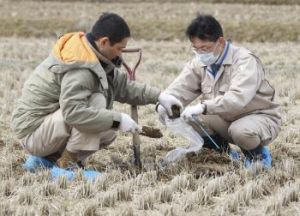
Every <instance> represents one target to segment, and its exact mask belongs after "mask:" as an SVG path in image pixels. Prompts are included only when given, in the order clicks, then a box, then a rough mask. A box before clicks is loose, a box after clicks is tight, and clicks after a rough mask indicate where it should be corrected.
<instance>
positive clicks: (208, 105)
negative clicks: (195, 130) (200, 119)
mask: <svg viewBox="0 0 300 216" xmlns="http://www.w3.org/2000/svg"><path fill="white" fill-rule="evenodd" d="M203 104H204V105H205V108H204V112H203V114H204V115H212V114H214V113H213V110H214V107H215V106H214V105H215V104H214V102H213V101H211V100H207V101H204V102H203Z"/></svg>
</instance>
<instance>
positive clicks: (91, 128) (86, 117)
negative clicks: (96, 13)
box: [12, 13, 182, 179]
mask: <svg viewBox="0 0 300 216" xmlns="http://www.w3.org/2000/svg"><path fill="white" fill-rule="evenodd" d="M129 38H130V30H129V27H128V25H127V23H126V22H125V21H124V20H123V18H121V17H120V16H118V15H117V14H113V13H104V14H103V15H101V16H100V18H99V19H98V21H97V22H96V23H95V25H94V26H93V28H92V31H91V32H90V33H87V34H86V33H83V32H74V33H68V34H65V35H63V36H62V37H61V38H59V40H58V41H57V42H56V44H55V46H54V48H53V50H52V52H51V54H50V55H49V56H48V57H47V58H46V59H45V60H44V61H43V62H42V63H41V64H40V65H39V66H38V67H37V68H36V69H35V71H34V72H33V73H32V74H31V75H30V77H29V78H28V80H27V81H26V82H25V84H24V88H23V91H22V96H21V97H20V99H19V100H18V103H17V105H16V107H15V110H14V112H13V116H12V128H13V130H14V131H15V133H16V135H17V137H18V138H19V139H20V140H21V143H22V145H23V147H24V148H25V149H26V150H27V151H28V152H29V153H30V154H31V155H32V156H31V157H29V158H28V159H27V161H26V163H25V165H24V167H25V168H26V169H28V170H31V171H34V170H35V169H36V168H37V167H39V166H42V165H43V166H46V167H52V166H54V165H55V166H54V167H56V168H57V169H55V170H54V171H53V169H52V171H53V172H52V175H53V176H54V177H55V176H59V173H61V172H62V173H65V174H67V175H68V176H70V178H69V179H72V178H73V177H74V175H73V174H72V173H71V174H70V173H69V172H64V170H60V169H59V168H73V167H77V163H79V162H83V161H84V160H85V159H86V157H87V156H89V155H91V154H92V153H94V152H95V151H97V150H99V149H101V148H103V147H105V146H107V145H109V144H111V143H112V142H113V141H114V139H115V138H116V131H117V130H121V131H123V132H135V131H136V130H138V125H137V123H136V122H135V121H134V120H133V119H132V118H131V117H130V116H129V115H127V114H125V113H120V112H117V111H114V110H113V102H114V101H118V102H121V103H129V104H132V105H146V104H155V103H157V101H159V102H160V103H161V104H163V106H164V107H165V108H166V109H167V110H169V112H171V111H170V110H171V106H172V105H178V106H182V105H181V102H180V101H179V100H178V99H176V98H175V97H174V96H172V95H168V94H166V93H160V90H159V89H157V88H154V87H151V86H148V85H145V84H141V83H138V82H133V81H129V80H128V78H127V74H126V73H122V72H120V71H119V70H118V68H117V67H119V66H120V65H121V52H122V49H124V48H125V47H126V45H127V42H128V40H129ZM48 159H49V160H50V161H49V160H48ZM53 159H54V162H56V164H54V163H50V162H53ZM60 171H61V172H60ZM69 174H70V175H69Z"/></svg>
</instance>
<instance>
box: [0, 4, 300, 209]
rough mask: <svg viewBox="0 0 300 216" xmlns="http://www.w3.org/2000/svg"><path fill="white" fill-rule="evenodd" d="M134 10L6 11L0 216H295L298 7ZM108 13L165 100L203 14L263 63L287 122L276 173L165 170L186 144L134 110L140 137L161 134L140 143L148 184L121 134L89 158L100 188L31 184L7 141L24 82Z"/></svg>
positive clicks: (224, 164)
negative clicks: (71, 35) (120, 21)
mask: <svg viewBox="0 0 300 216" xmlns="http://www.w3.org/2000/svg"><path fill="white" fill-rule="evenodd" d="M135 2H136V3H129V4H127V3H111V4H110V3H85V2H76V3H72V2H65V3H58V2H39V1H34V2H30V1H21V2H18V1H9V2H8V1H0V13H1V22H0V28H1V34H0V35H1V37H0V104H1V106H0V215H49V214H50V215H265V214H269V215H299V214H300V202H299V195H300V192H299V191H300V173H299V166H300V135H299V134H300V112H299V108H300V105H299V103H300V87H299V84H298V83H299V82H298V80H299V78H300V76H299V71H300V55H299V53H300V44H299V29H300V26H299V25H300V24H299V23H300V22H299V14H300V7H299V5H297V4H296V5H284V4H283V5H261V4H259V5H258V4H255V5H243V4H208V3H195V2H194V3H193V2H182V3H163V4H162V3H161V2H160V1H156V2H155V3H151V2H146V3H139V1H135ZM239 2H241V3H243V2H245V1H242V0H241V1H239ZM256 2H259V1H256ZM261 2H262V1H261ZM274 2H275V1H274ZM281 2H283V1H281ZM291 2H292V1H286V3H291ZM107 10H110V11H115V12H118V13H120V14H122V15H123V16H124V17H125V18H127V19H128V21H129V23H130V24H131V26H132V29H133V38H134V40H132V41H131V42H130V45H131V46H141V47H142V48H143V51H144V56H143V60H142V64H141V66H140V67H139V71H138V75H137V77H138V80H140V81H143V82H145V83H148V84H151V85H155V86H158V87H159V88H161V89H163V88H165V87H166V86H167V85H168V84H169V83H170V82H171V81H172V80H173V79H174V78H175V77H176V76H177V75H178V73H180V70H181V69H182V68H183V66H184V64H185V62H186V61H187V60H188V59H189V58H190V57H191V55H192V53H191V51H190V49H189V43H188V41H186V40H185V39H184V29H185V25H186V24H187V23H188V21H189V20H190V19H191V18H192V17H193V16H194V14H195V13H196V11H198V10H201V11H204V12H208V13H213V14H214V15H216V16H217V17H218V18H219V19H220V20H221V21H222V22H223V23H224V25H225V27H226V28H225V32H226V33H228V34H229V35H230V37H231V38H232V39H233V41H234V43H237V44H240V45H243V46H245V47H247V48H249V49H251V50H253V52H254V53H255V54H256V55H258V56H259V57H260V58H261V60H262V62H263V63H264V64H265V69H266V74H267V78H268V79H269V81H270V83H271V84H272V85H273V86H274V87H275V89H276V100H277V101H279V102H280V104H281V105H282V109H283V113H284V116H283V125H282V131H281V133H280V135H279V137H278V138H277V139H276V140H275V141H274V142H273V143H272V144H271V146H270V149H271V151H272V153H273V157H274V167H273V168H272V169H271V170H270V171H269V172H264V171H262V170H260V169H256V170H245V169H243V168H241V167H239V165H238V164H233V163H231V162H230V161H229V160H228V158H227V157H226V156H224V155H216V154H215V153H214V152H211V151H207V150H204V151H203V152H201V154H200V155H198V156H195V155H192V156H190V157H188V158H187V159H185V160H183V161H182V162H180V163H178V164H176V165H175V166H173V167H169V168H167V169H164V170H162V169H161V168H160V166H159V164H160V161H161V160H162V158H163V157H164V156H165V154H166V153H167V152H168V151H169V150H171V149H174V148H175V147H176V146H186V145H187V144H188V143H187V141H186V140H184V139H183V138H181V137H178V136H176V135H174V134H172V133H171V132H170V131H168V130H166V128H164V127H163V126H162V125H161V124H160V123H159V121H158V119H157V116H156V115H155V112H154V106H152V105H150V106H146V107H141V108H139V119H140V122H141V125H149V126H154V127H157V128H160V129H161V131H162V132H163V134H164V136H163V137H162V138H159V139H152V138H147V137H144V136H143V137H141V139H142V142H143V144H142V146H141V152H142V160H143V164H144V167H143V172H142V173H139V172H137V171H136V170H135V169H134V167H132V163H131V160H132V150H131V136H130V135H126V134H121V133H120V134H119V137H118V138H117V140H116V141H115V143H114V144H113V145H111V146H109V147H108V148H106V149H102V150H101V151H99V152H97V153H96V154H94V155H93V156H92V157H90V158H89V166H91V167H94V168H96V169H98V170H101V171H102V172H103V173H104V174H103V177H102V178H100V179H99V180H98V181H97V182H96V183H94V184H92V183H89V182H85V181H83V180H81V179H78V180H76V181H74V182H72V183H70V182H67V181H65V179H60V180H59V181H58V182H52V181H49V180H48V179H49V173H48V171H41V172H38V173H37V174H32V173H27V172H24V171H23V169H22V167H21V164H22V162H23V161H24V159H25V158H26V152H25V151H24V150H23V149H22V148H21V147H20V146H19V144H18V142H17V140H16V138H15V137H14V135H13V133H12V131H11V129H10V116H11V112H12V110H13V107H14V104H15V102H16V99H17V98H18V97H19V95H20V93H21V88H22V85H23V83H24V81H25V80H26V78H27V77H28V76H29V74H30V73H31V72H32V70H33V69H34V68H35V67H36V66H37V64H38V63H39V62H41V61H42V60H43V59H44V58H45V57H46V56H47V55H48V53H49V51H50V49H51V47H52V45H53V43H54V41H55V37H54V35H55V34H61V33H63V32H65V31H67V30H68V31H69V30H79V29H82V30H86V29H88V28H89V26H90V25H91V23H92V21H93V20H94V19H95V17H97V16H98V14H99V13H100V12H103V11H107ZM13 23H15V24H16V23H17V24H18V25H16V28H12V25H11V24H13ZM74 23H77V24H76V25H75V24H74ZM78 23H79V24H78ZM73 24H74V25H75V26H73ZM141 26H142V27H141ZM257 26H259V30H256V29H255V28H257ZM17 27H18V28H17ZM41 29H42V30H41ZM174 32H175V33H174ZM133 59H134V57H129V60H128V61H129V62H130V61H132V60H133ZM115 108H116V110H119V111H122V112H127V113H129V112H130V107H129V105H123V104H118V103H116V105H115Z"/></svg>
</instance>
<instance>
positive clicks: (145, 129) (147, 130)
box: [140, 126, 163, 138]
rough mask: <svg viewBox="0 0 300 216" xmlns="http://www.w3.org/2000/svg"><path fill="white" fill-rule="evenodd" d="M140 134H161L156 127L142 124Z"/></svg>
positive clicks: (149, 135)
mask: <svg viewBox="0 0 300 216" xmlns="http://www.w3.org/2000/svg"><path fill="white" fill-rule="evenodd" d="M140 134H141V135H143V136H147V137H151V138H161V137H162V136H163V134H162V132H161V131H160V130H159V129H158V128H154V127H150V126H143V127H142V132H141V133H140Z"/></svg>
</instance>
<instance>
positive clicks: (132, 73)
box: [122, 48, 142, 80]
mask: <svg viewBox="0 0 300 216" xmlns="http://www.w3.org/2000/svg"><path fill="white" fill-rule="evenodd" d="M122 52H123V53H139V56H138V60H137V62H136V64H135V65H134V67H133V69H131V68H130V67H129V66H128V64H127V63H126V62H125V61H123V63H122V64H123V66H124V67H125V69H126V70H127V72H128V75H129V79H130V80H135V72H136V69H137V67H138V66H139V64H140V63H141V60H142V49H141V48H126V49H123V50H122Z"/></svg>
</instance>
